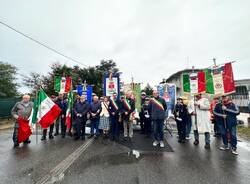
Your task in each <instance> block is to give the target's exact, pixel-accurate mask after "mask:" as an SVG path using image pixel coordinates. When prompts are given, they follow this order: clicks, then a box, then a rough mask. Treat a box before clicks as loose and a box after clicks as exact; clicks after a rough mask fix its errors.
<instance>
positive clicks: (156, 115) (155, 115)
mask: <svg viewBox="0 0 250 184" xmlns="http://www.w3.org/2000/svg"><path fill="white" fill-rule="evenodd" d="M154 99H155V100H157V101H158V102H160V103H161V105H162V106H163V109H161V108H160V107H159V106H158V105H157V104H156V103H155V102H154ZM149 104H150V112H151V119H152V120H157V119H159V120H164V119H165V117H166V110H167V104H166V102H165V100H164V99H163V98H161V97H158V98H153V99H151V100H150V103H149Z"/></svg>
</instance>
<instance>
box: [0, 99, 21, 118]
mask: <svg viewBox="0 0 250 184" xmlns="http://www.w3.org/2000/svg"><path fill="white" fill-rule="evenodd" d="M20 100H21V98H3V99H0V118H9V117H11V113H10V111H11V109H12V107H13V106H14V105H15V103H16V102H18V101H20Z"/></svg>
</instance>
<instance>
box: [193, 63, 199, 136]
mask: <svg viewBox="0 0 250 184" xmlns="http://www.w3.org/2000/svg"><path fill="white" fill-rule="evenodd" d="M192 72H193V73H194V66H192ZM193 95H194V124H195V128H196V130H197V131H198V125H197V109H196V105H195V102H196V99H195V94H193Z"/></svg>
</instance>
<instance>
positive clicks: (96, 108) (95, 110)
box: [89, 102, 102, 120]
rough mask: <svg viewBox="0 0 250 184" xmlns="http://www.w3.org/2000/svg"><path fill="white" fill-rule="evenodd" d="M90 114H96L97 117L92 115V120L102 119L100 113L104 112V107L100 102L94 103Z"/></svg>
mask: <svg viewBox="0 0 250 184" xmlns="http://www.w3.org/2000/svg"><path fill="white" fill-rule="evenodd" d="M89 112H90V113H96V115H95V116H92V115H91V114H90V119H91V120H93V119H100V113H101V112H102V105H101V103H100V102H92V103H91V105H90V108H89Z"/></svg>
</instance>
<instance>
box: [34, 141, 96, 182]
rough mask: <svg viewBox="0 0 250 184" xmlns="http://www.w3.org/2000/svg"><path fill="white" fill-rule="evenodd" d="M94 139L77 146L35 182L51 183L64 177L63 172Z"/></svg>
mask: <svg viewBox="0 0 250 184" xmlns="http://www.w3.org/2000/svg"><path fill="white" fill-rule="evenodd" d="M93 141H94V139H90V140H88V141H87V142H86V143H85V144H83V145H81V146H80V147H79V148H77V149H76V150H75V151H74V152H73V153H71V154H70V155H69V156H68V157H67V158H65V159H64V160H63V161H62V162H60V163H59V164H58V165H57V166H56V167H55V168H54V169H52V170H51V171H50V172H49V173H48V174H46V175H45V176H44V177H42V178H41V179H39V180H38V181H37V182H36V184H53V183H55V182H57V181H61V180H63V178H64V172H65V171H66V170H67V169H68V168H69V167H70V166H71V165H72V164H73V163H74V161H75V160H76V159H78V158H79V156H80V155H81V154H82V153H83V152H84V151H85V150H86V149H87V148H88V147H89V146H90V145H91V143H92V142H93Z"/></svg>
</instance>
